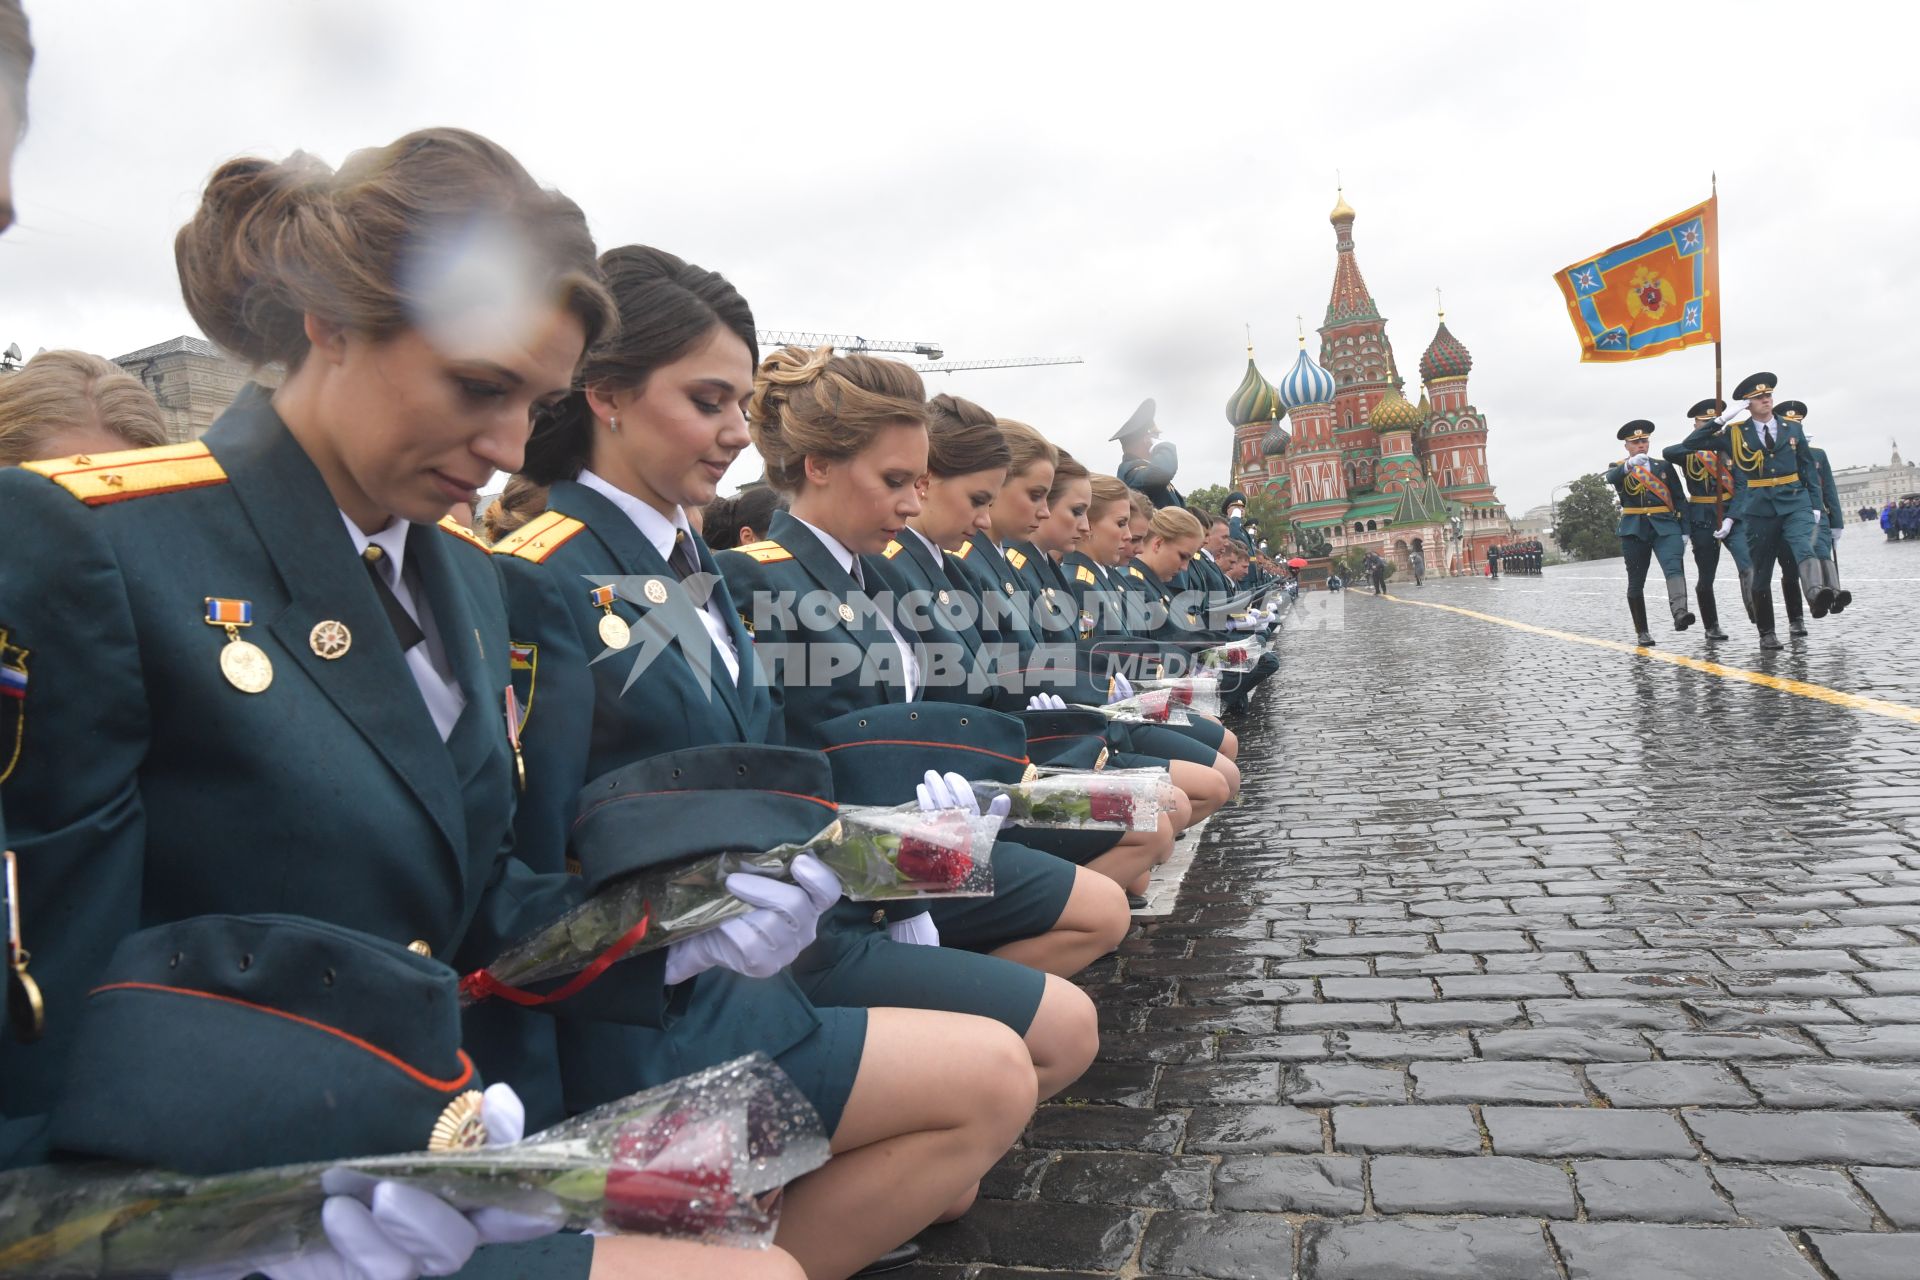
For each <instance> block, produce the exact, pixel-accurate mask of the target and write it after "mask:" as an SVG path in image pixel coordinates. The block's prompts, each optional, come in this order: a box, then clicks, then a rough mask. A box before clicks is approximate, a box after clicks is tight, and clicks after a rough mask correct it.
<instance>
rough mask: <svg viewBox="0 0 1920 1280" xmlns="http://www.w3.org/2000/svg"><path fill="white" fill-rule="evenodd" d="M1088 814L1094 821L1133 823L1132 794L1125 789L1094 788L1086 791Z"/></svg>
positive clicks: (1129, 824) (1128, 824) (1130, 824)
mask: <svg viewBox="0 0 1920 1280" xmlns="http://www.w3.org/2000/svg"><path fill="white" fill-rule="evenodd" d="M1087 803H1088V806H1089V809H1088V816H1090V817H1091V818H1092V819H1093V820H1094V821H1095V822H1119V823H1124V824H1126V825H1127V826H1129V827H1131V826H1132V825H1133V796H1132V794H1131V793H1129V792H1127V791H1112V790H1106V789H1102V788H1095V789H1094V790H1092V791H1089V792H1088V793H1087Z"/></svg>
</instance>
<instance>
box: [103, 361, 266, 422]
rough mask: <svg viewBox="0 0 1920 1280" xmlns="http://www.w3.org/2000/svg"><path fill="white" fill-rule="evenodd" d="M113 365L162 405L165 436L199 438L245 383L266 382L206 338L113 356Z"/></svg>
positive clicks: (231, 401)
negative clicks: (136, 381) (165, 428)
mask: <svg viewBox="0 0 1920 1280" xmlns="http://www.w3.org/2000/svg"><path fill="white" fill-rule="evenodd" d="M113 362H114V363H115V364H117V365H119V366H120V367H121V368H122V369H125V370H126V371H127V372H128V373H131V374H132V375H133V376H134V377H136V378H138V379H140V381H141V382H143V383H145V384H146V387H147V390H149V391H151V392H153V396H154V399H156V400H158V401H159V402H160V412H161V413H162V414H164V415H165V416H166V420H167V434H168V436H169V437H170V438H172V439H173V440H175V441H186V440H197V439H199V437H200V433H201V432H203V431H205V430H206V429H207V428H208V427H210V426H212V425H213V420H214V419H215V418H217V417H219V416H220V413H221V411H222V410H224V409H225V408H226V407H227V406H228V405H229V404H232V403H233V398H234V396H235V395H237V394H239V391H240V388H241V387H242V386H244V385H245V384H246V383H247V382H248V381H250V380H251V381H268V379H262V378H258V377H256V375H255V374H254V372H253V371H251V370H249V369H248V368H247V366H246V365H244V364H241V363H240V362H239V361H237V360H232V359H229V358H228V357H227V356H226V355H224V354H222V353H221V351H220V349H219V348H218V347H216V346H214V345H213V344H212V343H211V342H208V341H207V340H206V339H205V338H190V337H187V336H186V335H185V334H182V335H181V336H180V337H177V338H169V339H167V341H165V342H161V343H157V344H155V345H154V346H151V347H142V348H141V349H140V350H138V351H130V352H128V353H127V354H126V355H124V356H115V357H114V360H113Z"/></svg>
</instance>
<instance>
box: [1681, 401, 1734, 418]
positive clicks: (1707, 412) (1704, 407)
mask: <svg viewBox="0 0 1920 1280" xmlns="http://www.w3.org/2000/svg"><path fill="white" fill-rule="evenodd" d="M1726 407H1727V402H1726V401H1725V400H1721V399H1718V398H1716V397H1712V396H1709V397H1708V398H1707V399H1705V400H1696V401H1694V404H1693V408H1691V409H1689V410H1687V416H1688V417H1689V418H1692V419H1694V420H1695V421H1698V420H1699V419H1701V418H1717V417H1719V416H1720V411H1721V410H1722V409H1725V408H1726Z"/></svg>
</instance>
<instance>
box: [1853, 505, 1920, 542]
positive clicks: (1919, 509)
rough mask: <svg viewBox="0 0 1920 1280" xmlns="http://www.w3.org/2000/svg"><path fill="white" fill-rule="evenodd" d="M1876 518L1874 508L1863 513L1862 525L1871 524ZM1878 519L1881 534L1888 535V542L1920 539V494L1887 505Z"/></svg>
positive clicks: (1864, 510) (1861, 516) (1868, 508)
mask: <svg viewBox="0 0 1920 1280" xmlns="http://www.w3.org/2000/svg"><path fill="white" fill-rule="evenodd" d="M1875 518H1876V517H1875V515H1874V511H1873V508H1872V507H1866V508H1864V509H1863V510H1862V511H1861V515H1860V519H1861V522H1862V523H1871V522H1872V521H1873V520H1874V519H1875ZM1878 519H1879V521H1880V532H1882V533H1884V534H1886V535H1887V541H1888V542H1902V541H1907V540H1911V539H1916V538H1920V493H1909V494H1907V495H1906V496H1905V497H1903V498H1901V499H1900V500H1899V501H1898V502H1889V503H1887V504H1886V505H1885V506H1884V507H1881V508H1880V512H1879V515H1878Z"/></svg>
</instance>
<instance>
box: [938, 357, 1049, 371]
mask: <svg viewBox="0 0 1920 1280" xmlns="http://www.w3.org/2000/svg"><path fill="white" fill-rule="evenodd" d="M1081 363H1083V361H1082V360H1081V359H1080V357H1079V356H1007V357H1005V358H1003V359H998V360H942V361H940V362H939V363H937V364H917V365H914V366H913V371H914V372H915V373H959V372H961V371H962V370H965V369H1031V368H1033V367H1035V366H1036V365H1043V364H1081Z"/></svg>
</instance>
